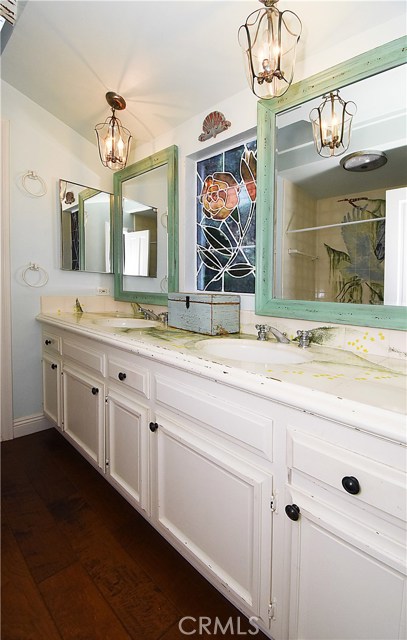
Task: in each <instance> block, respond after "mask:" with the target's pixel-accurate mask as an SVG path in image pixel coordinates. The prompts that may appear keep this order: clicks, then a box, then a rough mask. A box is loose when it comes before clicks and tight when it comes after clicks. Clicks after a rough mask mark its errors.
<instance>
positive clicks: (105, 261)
mask: <svg viewBox="0 0 407 640" xmlns="http://www.w3.org/2000/svg"><path fill="white" fill-rule="evenodd" d="M59 202H60V215H61V269H64V270H66V271H88V272H93V273H113V259H112V248H113V241H112V237H113V234H112V219H113V195H112V194H111V193H106V192H104V191H100V190H98V189H92V188H91V187H86V186H85V185H82V184H76V183H74V182H68V181H67V180H60V181H59Z"/></svg>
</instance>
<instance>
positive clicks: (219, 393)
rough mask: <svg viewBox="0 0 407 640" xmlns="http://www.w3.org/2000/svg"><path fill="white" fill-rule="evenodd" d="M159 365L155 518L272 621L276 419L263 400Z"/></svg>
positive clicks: (202, 565)
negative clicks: (273, 468)
mask: <svg viewBox="0 0 407 640" xmlns="http://www.w3.org/2000/svg"><path fill="white" fill-rule="evenodd" d="M156 370H157V374H156V376H155V388H156V411H155V422H154V423H152V424H151V425H150V430H151V431H152V438H151V451H152V505H153V513H152V518H153V523H154V524H155V526H156V527H157V529H158V530H159V531H160V532H161V533H162V534H163V535H164V536H165V537H166V538H167V539H168V540H169V541H170V542H171V543H172V544H173V545H174V546H175V547H176V548H177V549H178V550H179V551H180V552H181V553H182V554H183V555H185V556H186V557H187V558H188V559H189V560H190V561H191V562H192V564H194V566H196V567H197V568H198V569H199V570H200V571H201V572H202V573H203V574H204V575H205V576H206V577H207V578H208V579H209V580H210V581H211V582H212V583H213V584H215V586H217V587H218V588H219V589H221V590H222V591H223V592H224V593H225V594H226V595H227V596H228V597H229V598H230V599H231V600H232V601H233V602H234V603H235V604H236V605H237V606H238V607H239V608H240V609H242V610H243V611H245V613H246V614H247V615H248V616H256V618H258V619H261V620H262V622H263V624H264V625H266V626H267V628H268V625H269V614H270V597H271V595H270V588H271V551H272V515H273V511H272V509H273V506H272V499H273V476H272V454H273V419H272V417H271V416H270V415H267V414H266V413H265V412H264V410H265V408H266V407H265V405H264V404H263V403H262V402H261V400H258V401H257V402H256V400H255V399H254V398H252V397H250V396H247V397H246V396H245V394H242V393H240V394H239V393H237V394H236V390H234V389H231V388H228V387H219V385H217V384H216V383H214V382H211V381H208V380H205V379H203V378H200V377H199V376H195V375H192V374H188V373H185V372H183V371H179V370H176V369H173V368H169V367H166V366H165V365H162V366H161V367H160V368H156ZM268 408H269V407H268Z"/></svg>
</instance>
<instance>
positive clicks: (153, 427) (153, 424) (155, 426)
mask: <svg viewBox="0 0 407 640" xmlns="http://www.w3.org/2000/svg"><path fill="white" fill-rule="evenodd" d="M149 427H150V431H152V432H153V433H154V431H157V429H158V424H157V422H150V424H149Z"/></svg>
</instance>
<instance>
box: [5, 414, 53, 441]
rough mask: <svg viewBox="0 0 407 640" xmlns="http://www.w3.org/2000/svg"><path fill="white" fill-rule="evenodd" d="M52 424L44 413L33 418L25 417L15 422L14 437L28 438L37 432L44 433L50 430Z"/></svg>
mask: <svg viewBox="0 0 407 640" xmlns="http://www.w3.org/2000/svg"><path fill="white" fill-rule="evenodd" d="M52 426H53V425H52V423H51V422H50V421H49V420H48V419H47V418H46V417H45V415H44V414H43V413H37V414H35V415H32V416H25V417H24V418H18V419H17V420H14V422H13V437H14V438H20V437H21V436H28V435H29V434H30V433H37V431H44V430H45V429H50V428H51V427H52Z"/></svg>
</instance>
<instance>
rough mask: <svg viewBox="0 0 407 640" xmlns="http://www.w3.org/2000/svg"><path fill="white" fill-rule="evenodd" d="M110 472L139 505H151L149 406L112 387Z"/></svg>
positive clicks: (109, 403)
mask: <svg viewBox="0 0 407 640" xmlns="http://www.w3.org/2000/svg"><path fill="white" fill-rule="evenodd" d="M106 475H107V478H108V479H109V481H110V482H111V483H112V484H113V485H114V486H115V487H116V488H117V489H118V490H119V491H120V492H121V493H122V494H124V496H125V497H126V498H127V499H128V500H129V501H130V502H131V503H132V504H134V505H135V506H137V507H141V508H142V509H144V510H147V508H148V409H147V408H146V407H144V406H142V405H141V404H139V403H138V402H136V401H135V400H133V399H128V398H126V397H124V396H122V395H120V394H118V393H115V392H113V391H109V394H108V397H107V430H106Z"/></svg>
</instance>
